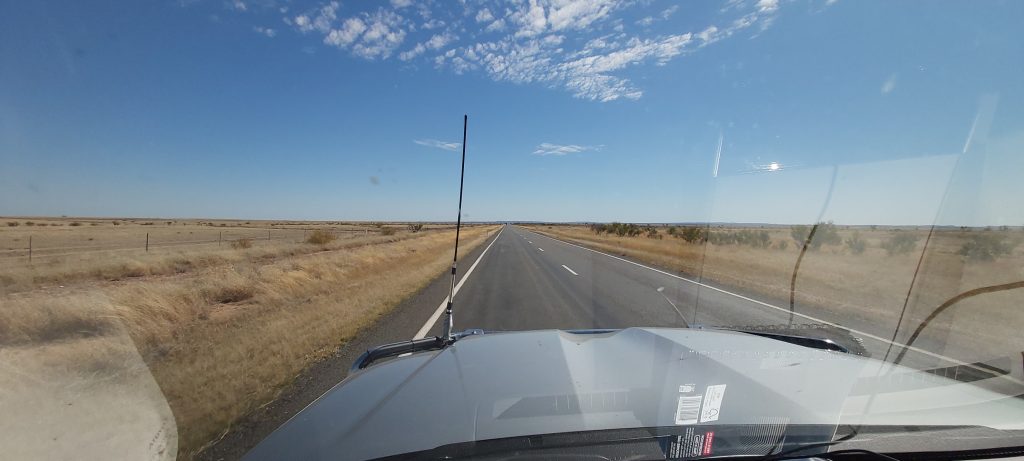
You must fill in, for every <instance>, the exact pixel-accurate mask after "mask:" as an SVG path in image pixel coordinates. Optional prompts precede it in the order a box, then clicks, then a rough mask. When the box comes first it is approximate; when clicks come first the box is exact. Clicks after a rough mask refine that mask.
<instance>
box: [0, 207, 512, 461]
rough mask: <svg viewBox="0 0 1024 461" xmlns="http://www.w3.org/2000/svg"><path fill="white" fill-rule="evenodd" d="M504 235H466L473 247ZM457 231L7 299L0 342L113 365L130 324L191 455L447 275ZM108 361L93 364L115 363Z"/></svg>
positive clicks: (275, 254)
mask: <svg viewBox="0 0 1024 461" xmlns="http://www.w3.org/2000/svg"><path fill="white" fill-rule="evenodd" d="M85 228H86V229H87V228H88V227H85ZM495 230H496V228H495V227H493V226H490V227H473V228H469V229H466V230H464V231H463V238H464V243H463V245H464V247H465V248H473V247H475V246H477V245H479V244H480V243H482V242H483V241H484V240H485V239H486V237H487V236H488V235H490V234H491V233H493V232H494V231H495ZM453 234H454V232H451V231H437V232H421V233H416V234H404V235H401V236H393V237H382V236H369V237H366V238H365V239H362V240H360V244H359V245H346V244H345V243H344V242H340V241H339V242H336V243H335V244H333V245H331V246H328V251H319V250H320V247H310V246H309V245H304V247H307V248H315V249H317V250H318V251H316V252H313V253H303V252H299V251H297V250H295V249H294V248H293V249H290V250H288V251H284V250H281V249H276V250H274V251H269V250H267V251H266V252H264V253H260V254H254V252H256V251H258V250H260V249H259V248H253V249H251V250H245V251H243V252H242V253H244V254H245V255H246V256H245V257H239V258H233V259H229V258H227V257H224V259H223V260H221V261H220V262H219V263H217V264H210V265H206V266H203V267H198V266H195V265H194V266H193V267H192V268H191V270H189V271H187V272H184V273H181V274H179V275H177V276H174V277H140V278H138V279H133V280H131V281H129V282H125V283H116V284H107V283H100V284H97V283H91V284H83V285H81V286H79V287H76V288H75V289H74V290H65V291H64V292H60V294H57V293H55V292H54V291H53V290H35V291H30V292H26V293H19V294H13V295H7V296H2V297H0V349H2V348H3V347H18V348H21V349H26V348H52V347H54V345H62V344H63V345H67V347H61V348H60V349H61V350H63V351H64V352H65V353H66V352H67V351H68V350H69V348H70V350H75V351H77V354H74V355H76V356H77V355H80V354H86V355H87V356H90V357H97V359H96V360H98V361H99V362H102V357H103V356H104V354H102V353H97V354H91V353H88V350H89V349H94V348H95V350H97V351H101V350H102V348H103V347H105V346H104V340H103V339H104V338H108V337H110V338H112V337H113V335H112V332H114V331H127V332H128V334H130V336H131V338H132V340H133V341H134V344H135V345H136V346H137V347H138V349H139V351H140V353H141V354H142V357H143V358H144V359H145V362H146V365H147V366H148V367H149V370H150V372H151V373H152V375H153V377H155V379H156V382H157V383H158V384H159V386H160V389H161V391H162V392H163V394H164V396H165V397H166V399H167V402H168V403H169V405H170V407H171V410H172V411H173V413H174V417H175V420H176V422H177V426H178V440H179V442H180V444H179V452H180V454H181V455H183V456H184V457H188V456H191V455H192V454H194V453H195V452H196V451H197V450H198V449H199V448H201V447H202V446H203V445H204V444H205V443H207V442H209V441H210V440H211V439H213V438H215V437H216V436H217V434H219V433H221V432H223V431H224V430H226V429H227V428H228V427H229V426H230V424H231V423H232V422H233V421H235V420H236V419H237V418H239V417H240V416H242V415H244V414H245V413H246V412H248V411H251V410H252V409H253V408H255V407H257V406H259V405H262V404H263V403H265V402H268V401H270V400H271V399H273V397H274V396H275V394H276V392H278V390H279V389H281V388H282V387H283V386H284V385H285V384H287V383H288V382H290V380H291V379H293V377H294V376H296V375H297V374H298V373H299V372H300V371H301V370H302V369H303V368H305V367H306V366H307V365H308V364H310V363H311V362H312V361H314V360H317V359H318V358H321V357H323V356H325V355H327V354H329V353H331V352H332V351H334V350H336V349H337V348H338V347H339V346H340V345H342V344H343V343H344V342H345V341H347V340H348V339H349V338H351V337H352V336H353V335H354V334H355V333H356V332H358V331H359V330H360V329H361V328H363V327H364V326H366V325H367V324H369V323H371V322H373V321H375V319H377V318H378V317H379V316H381V315H383V314H385V313H386V312H387V311H388V310H389V309H391V308H392V307H393V306H395V305H396V304H397V303H399V302H400V301H401V300H402V299H404V298H406V297H407V296H409V295H410V294H412V293H414V292H415V291H417V290H419V289H420V288H421V287H423V286H424V285H425V284H426V283H428V282H429V281H430V280H431V279H432V278H433V277H434V276H436V275H437V274H439V273H442V272H443V271H444V269H445V268H446V267H447V265H448V262H447V258H449V257H450V254H451V253H450V250H451V239H452V238H453ZM350 243H351V242H350ZM296 245H297V246H300V247H303V245H301V244H296ZM229 251H235V252H238V250H229ZM463 254H468V251H466V252H465V253H463ZM142 267H143V268H144V270H145V271H152V270H153V269H152V267H149V266H142ZM385 281H386V283H385ZM97 300H101V301H97ZM122 329H123V330H122ZM40 350H43V349H40ZM47 350H48V349H47ZM54 357H55V358H54V359H53V360H55V361H58V362H59V361H61V359H60V357H62V355H54ZM76 360H77V359H76ZM99 362H97V364H95V365H92V366H94V367H100V368H102V367H105V366H107V365H103V364H102V363H99ZM87 363H93V362H87ZM78 365H79V364H77V363H70V364H68V365H67V366H68V367H70V368H75V367H77V366H78Z"/></svg>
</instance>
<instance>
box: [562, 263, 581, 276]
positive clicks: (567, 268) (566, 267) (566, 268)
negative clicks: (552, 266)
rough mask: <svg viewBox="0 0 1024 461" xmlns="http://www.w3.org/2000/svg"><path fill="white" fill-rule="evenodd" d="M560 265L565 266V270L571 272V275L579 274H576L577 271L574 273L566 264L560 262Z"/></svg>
mask: <svg viewBox="0 0 1024 461" xmlns="http://www.w3.org/2000/svg"><path fill="white" fill-rule="evenodd" d="M562 267H564V268H565V270H567V271H569V273H570V274H572V275H580V274H577V273H576V272H575V271H573V270H572V269H569V266H566V265H565V264H562Z"/></svg>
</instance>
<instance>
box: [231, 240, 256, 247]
mask: <svg viewBox="0 0 1024 461" xmlns="http://www.w3.org/2000/svg"><path fill="white" fill-rule="evenodd" d="M231 248H235V249H245V248H252V239H250V238H240V239H238V240H233V241H231Z"/></svg>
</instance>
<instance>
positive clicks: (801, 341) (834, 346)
mask: <svg viewBox="0 0 1024 461" xmlns="http://www.w3.org/2000/svg"><path fill="white" fill-rule="evenodd" d="M732 331H739V332H743V333H747V334H751V335H755V336H760V337H762V338H769V339H774V340H776V341H783V342H787V343H790V344H796V345H798V346H804V347H810V348H812V349H823V350H826V351H836V352H842V353H844V354H849V353H850V350H849V349H847V348H845V347H843V346H841V345H839V344H838V343H836V342H835V341H832V340H831V339H824V338H812V337H810V336H794V335H783V334H778V333H768V332H765V331H747V330H732Z"/></svg>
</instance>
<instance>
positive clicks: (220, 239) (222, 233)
mask: <svg viewBox="0 0 1024 461" xmlns="http://www.w3.org/2000/svg"><path fill="white" fill-rule="evenodd" d="M223 241H224V231H220V233H218V234H217V246H220V242H223Z"/></svg>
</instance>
